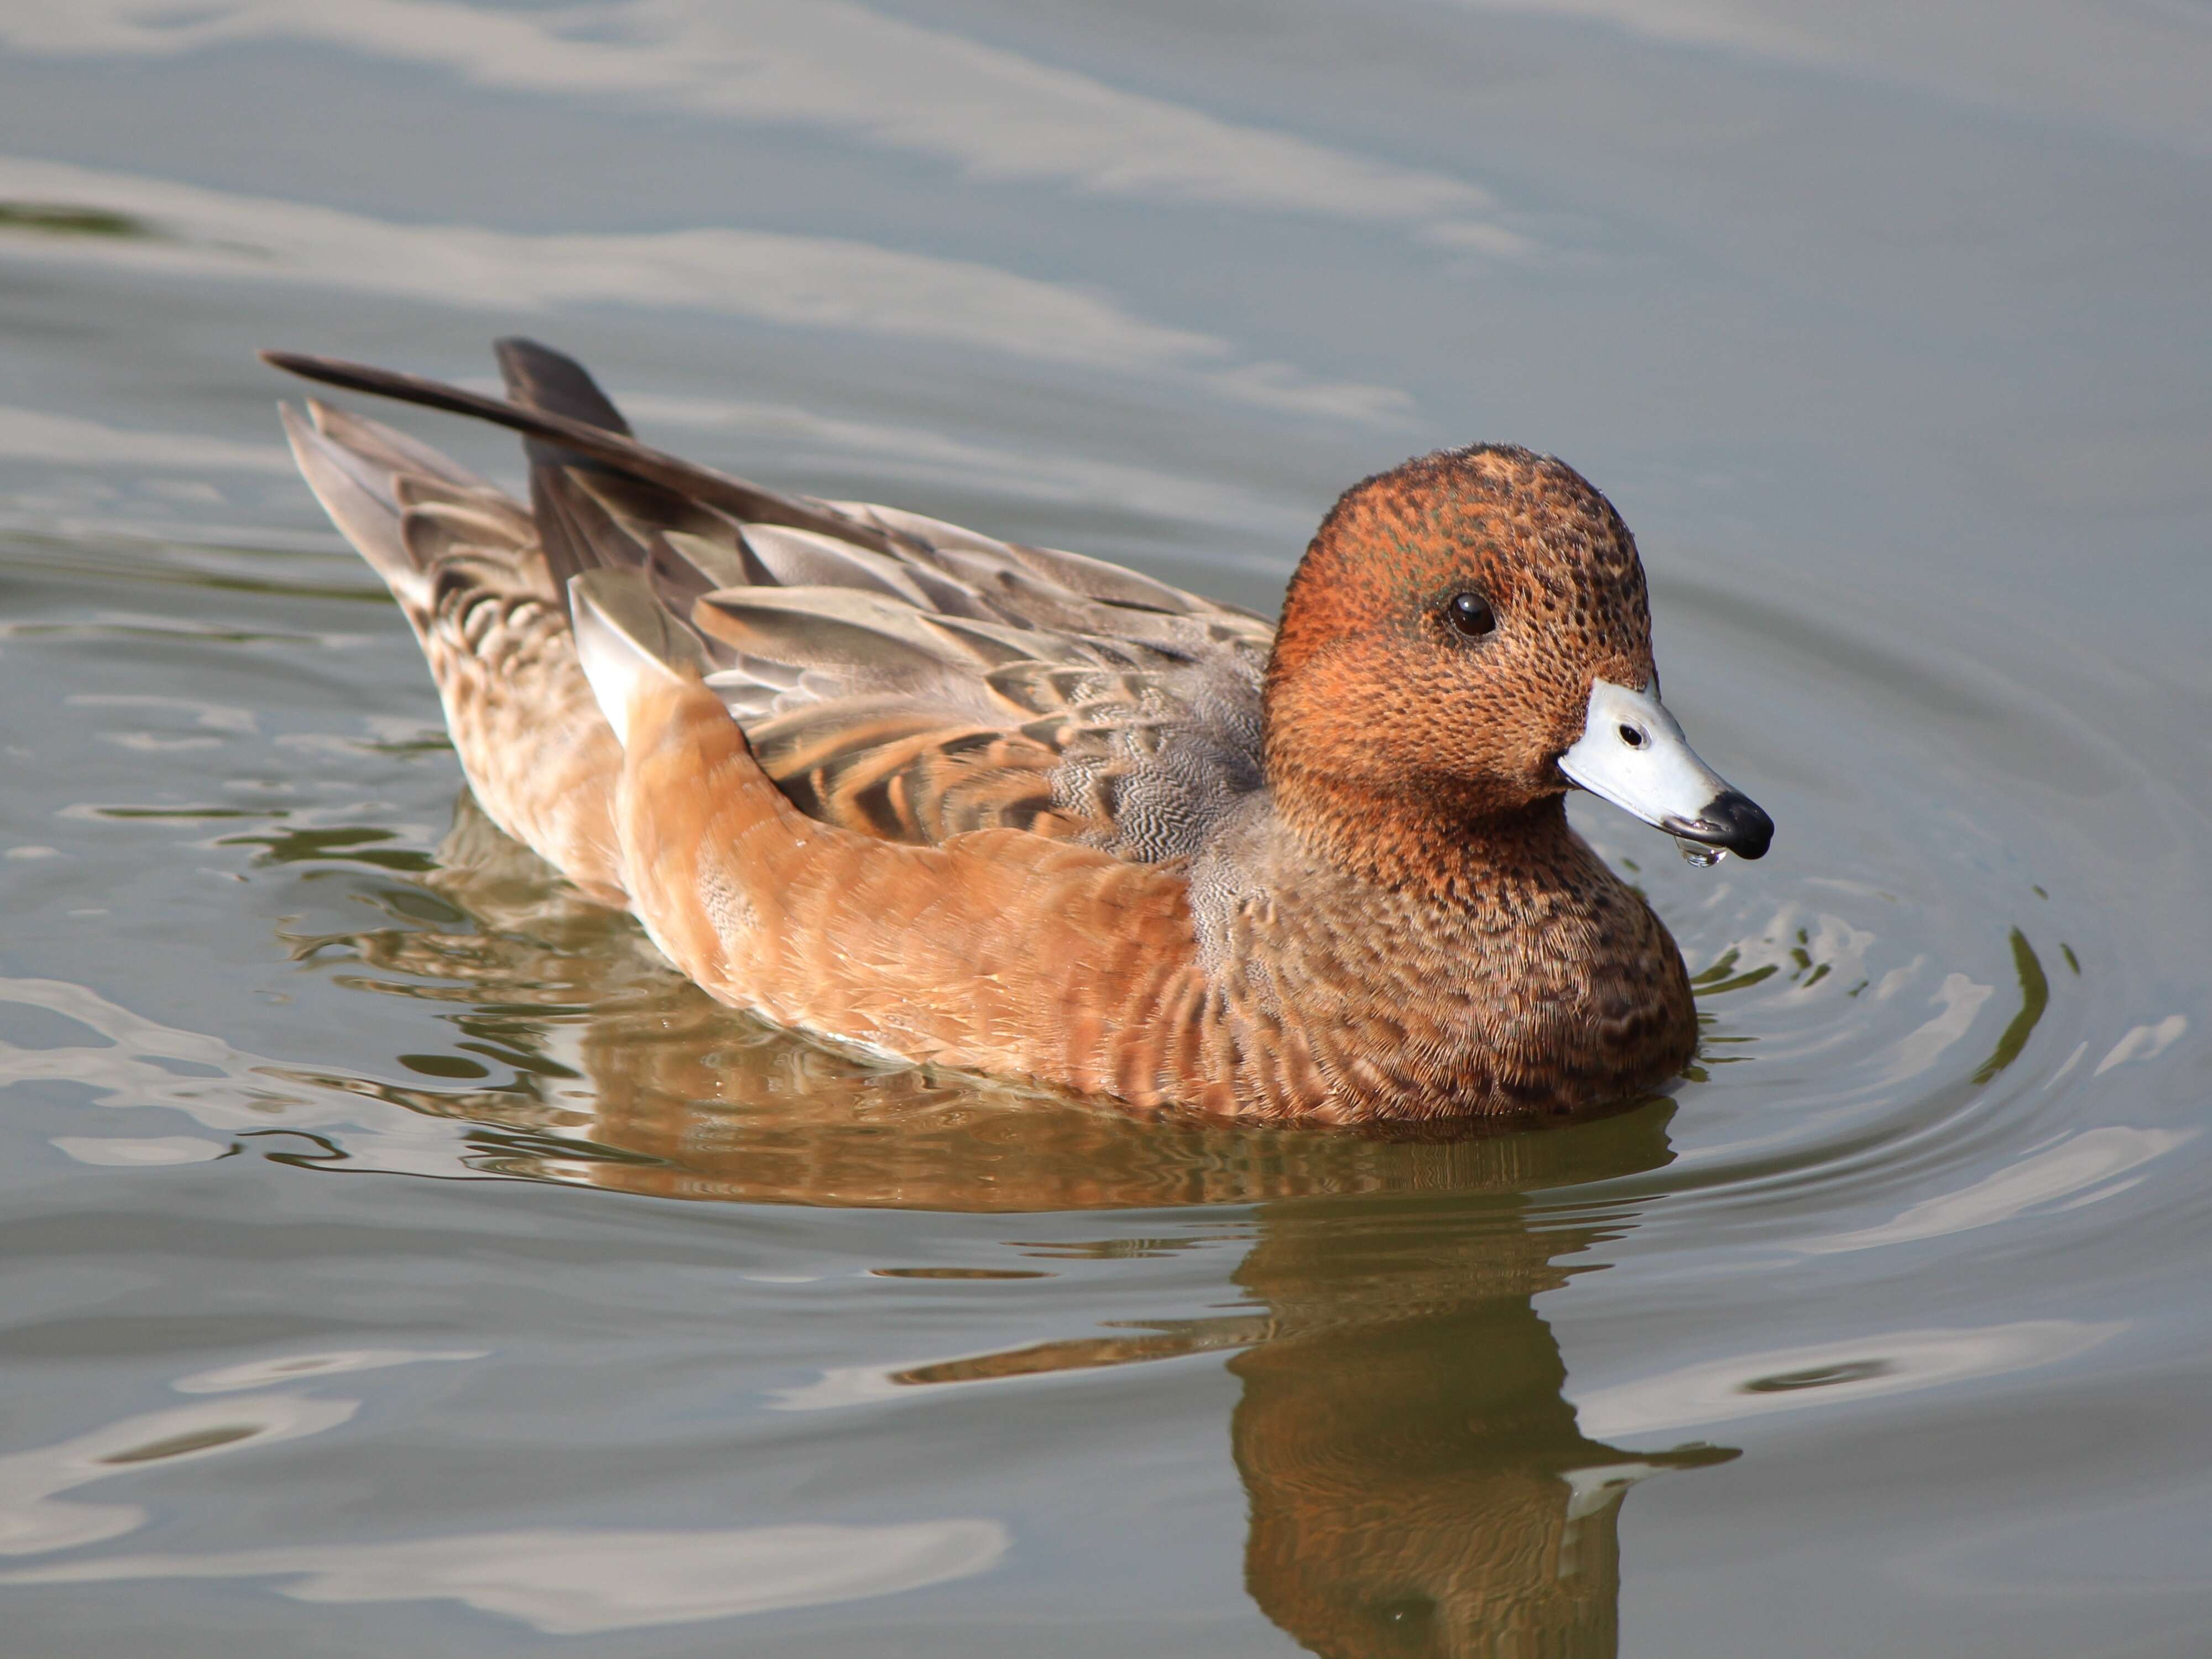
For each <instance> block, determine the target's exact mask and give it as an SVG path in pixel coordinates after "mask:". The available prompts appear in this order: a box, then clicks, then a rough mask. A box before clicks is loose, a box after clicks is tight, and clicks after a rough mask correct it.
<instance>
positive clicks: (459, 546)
mask: <svg viewBox="0 0 2212 1659" xmlns="http://www.w3.org/2000/svg"><path fill="white" fill-rule="evenodd" d="M500 359H501V367H502V368H503V369H504V370H505V371H506V375H507V386H508V391H509V393H510V396H511V397H512V398H513V400H514V402H515V403H516V404H522V405H524V406H525V407H526V408H527V409H535V410H544V411H545V412H547V413H550V414H551V415H553V416H566V417H568V420H570V421H572V422H574V421H580V422H584V423H586V424H587V425H589V426H591V427H593V428H599V429H602V430H604V431H605V432H608V433H611V434H615V435H620V436H622V437H623V438H627V436H628V433H629V428H628V426H627V424H626V423H625V422H623V418H622V416H620V414H619V413H618V412H617V410H615V408H614V406H613V405H612V404H611V403H610V402H609V401H608V400H607V399H606V398H605V395H604V394H603V393H601V392H600V391H599V388H598V387H597V386H594V385H593V384H592V381H591V380H590V379H589V377H588V376H587V375H586V374H585V373H584V371H583V370H582V368H580V367H579V366H577V365H576V364H575V363H574V362H571V361H570V360H569V359H568V358H566V357H563V356H560V355H559V354H558V353H556V352H552V351H550V350H547V349H545V348H544V347H541V346H538V345H535V344H532V343H529V342H526V341H505V342H502V343H501V346H500ZM453 399H454V400H459V401H462V402H465V401H467V399H468V394H465V393H454V394H453ZM449 401H450V400H449ZM317 416H318V418H317V423H316V424H317V428H318V429H317V430H316V431H314V432H313V433H312V434H310V433H306V432H304V431H303V432H301V434H300V435H299V436H300V438H301V441H307V442H310V443H312V444H313V445H315V446H317V447H319V448H320V449H321V450H322V451H323V452H324V453H323V459H325V460H327V461H328V462H330V463H331V464H332V465H335V466H337V467H338V468H339V469H341V470H342V471H343V472H344V473H345V474H346V475H347V477H349V480H350V481H351V482H352V483H356V484H359V485H365V486H367V487H368V489H370V490H371V492H372V493H374V494H380V495H381V496H382V497H383V500H384V502H385V504H386V506H387V507H388V508H389V513H390V515H391V522H390V525H389V526H388V530H387V531H386V534H385V536H384V540H385V543H386V545H385V547H384V548H382V549H381V550H376V549H372V547H371V546H369V545H368V544H366V543H365V542H364V540H363V538H362V535H361V534H359V533H356V526H354V525H352V524H349V523H347V521H346V520H345V518H344V517H343V516H342V515H339V514H337V509H336V507H333V513H334V516H339V521H340V523H341V526H342V527H344V528H346V529H347V532H348V533H349V536H351V537H352V538H353V539H354V540H355V541H356V544H357V545H361V546H362V551H363V552H364V553H365V554H368V556H369V557H370V561H371V562H372V563H374V564H376V565H377V566H378V568H380V569H382V570H386V574H387V577H389V576H390V575H391V574H392V571H391V570H390V569H388V568H387V566H388V565H389V564H391V562H392V560H393V558H394V557H395V556H397V557H399V558H404V560H406V561H407V562H409V564H410V566H411V568H412V569H413V570H414V571H415V572H418V573H420V575H421V576H422V577H427V578H428V584H427V586H428V588H429V589H431V590H433V591H436V592H440V593H441V595H442V596H443V599H444V601H445V607H446V608H449V609H450V608H453V605H454V601H455V599H456V598H457V597H458V598H459V599H463V600H465V599H466V598H467V595H466V594H465V593H462V594H459V595H458V596H457V595H456V594H455V593H454V592H453V589H454V588H455V587H456V586H463V587H465V586H468V585H470V584H472V583H473V584H477V585H479V586H482V585H485V584H487V583H490V584H494V585H495V582H496V576H497V572H498V570H499V568H500V567H501V565H503V564H505V565H513V566H515V567H517V568H520V570H521V572H522V574H524V575H525V576H526V577H527V578H530V579H531V580H530V586H532V588H533V589H535V590H536V591H538V592H546V591H547V590H548V589H550V592H554V593H560V594H562V595H563V596H565V593H566V591H567V583H568V578H569V577H571V576H573V575H574V574H578V573H580V572H581V571H585V570H590V569H595V568H617V569H623V568H627V569H638V570H642V571H644V572H646V573H647V574H648V576H649V577H650V578H651V581H652V586H653V592H654V593H655V595H656V597H657V598H658V599H659V601H660V603H661V605H662V606H663V607H664V608H665V611H667V613H668V615H669V617H670V618H671V621H672V622H674V623H677V624H678V625H679V626H681V627H683V628H684V629H686V630H687V631H688V632H690V633H691V634H692V635H696V638H697V640H698V641H699V644H700V647H701V649H702V653H703V655H704V658H705V660H706V662H707V664H708V668H709V673H708V684H709V685H710V686H711V687H713V688H714V690H715V692H716V694H717V695H718V696H720V698H721V700H722V702H723V703H724V704H725V706H726V707H727V708H728V709H729V710H730V712H731V714H732V715H733V716H735V718H736V719H737V720H738V724H739V725H740V726H742V727H743V728H744V732H745V735H746V738H747V739H748V740H749V742H750V744H751V746H752V749H753V752H754V753H755V755H756V756H757V758H758V760H759V762H760V764H761V765H762V767H763V769H764V770H765V771H766V772H767V773H768V775H769V776H770V777H771V778H772V779H774V780H775V783H776V784H777V786H778V787H779V788H781V790H782V792H783V793H784V794H785V795H786V796H787V797H788V798H789V799H790V800H791V801H792V802H793V804H794V805H797V806H798V807H799V809H800V810H801V811H805V812H806V813H807V814H809V815H810V816H811V817H817V818H819V819H821V820H823V821H824V822H827V823H835V824H837V825H839V826H841V827H843V828H846V829H854V830H858V831H860V832H862V833H864V834H866V835H870V836H877V837H879V838H881V839H884V840H888V841H896V842H909V843H916V844H924V845H931V844H937V843H940V842H944V841H945V840H946V839H948V838H949V837H951V836H956V835H959V834H962V833H963V832H965V831H969V830H975V829H993V828H1013V829H1024V830H1029V831H1031V832H1033V833H1036V834H1038V835H1042V836H1049V837H1052V838H1054V839H1067V840H1076V841H1079V842H1084V843H1085V844H1087V845H1091V846H1094V847H1097V848H1101V849H1103V850H1105V851H1108V852H1110V853H1113V854H1115V855H1116V856H1117V857H1121V858H1124V859H1128V860H1139V861H1144V862H1164V861H1171V860H1182V859H1186V858H1188V857H1190V856H1191V855H1193V854H1195V853H1196V852H1197V851H1198V850H1199V849H1200V848H1201V847H1202V846H1203V845H1204V844H1205V842H1206V839H1207V836H1208V835H1209V833H1210V831H1211V830H1212V828H1213V826H1214V824H1215V823H1217V822H1218V819H1219V817H1220V816H1221V815H1222V813H1224V812H1225V811H1228V810H1230V809H1231V808H1232V807H1234V806H1235V805H1237V802H1238V801H1240V800H1241V799H1243V798H1244V797H1245V796H1247V795H1248V794H1249V793H1250V792H1251V791H1253V790H1254V789H1255V788H1257V787H1259V783H1260V776H1261V774H1260V688H1261V672H1262V670H1263V667H1264V665H1265V662H1266V659H1267V650H1268V647H1269V646H1270V644H1271V642H1272V641H1273V632H1274V630H1273V626H1272V625H1271V624H1269V623H1267V622H1265V621H1263V620H1262V619H1261V618H1259V617H1255V616H1252V615H1251V614H1249V613H1248V612H1245V611H1238V610H1236V609H1233V608H1231V607H1229V606H1226V605H1219V604H1218V603H1216V602H1214V601H1212V600H1209V599H1202V598H1200V597H1198V596H1197V595H1194V594H1191V593H1188V592H1184V591H1182V590H1181V589H1179V588H1175V587H1170V586H1167V585H1166V584H1164V583H1162V582H1158V581H1155V580H1152V578H1150V577H1146V576H1143V575H1139V574H1137V573H1136V572H1134V571H1131V570H1127V569H1124V568H1121V567H1119V566H1116V565H1112V564H1108V563H1105V562H1101V561H1098V560H1095V559H1089V558H1085V557H1083V556H1079V555H1077V554H1072V553H1063V552H1056V551H1053V550H1046V549H1042V548H1034V547H1026V546H1022V545H1019V544H1012V543H1007V542H1002V541H998V540H995V539H994V538H989V537H987V536H981V535H978V534H976V533H975V532H970V531H967V530H963V529H962V528H960V527H959V526H956V525H951V524H946V523H945V522H943V521H941V520H935V519H930V518H925V517H922V516H921V515H919V514H915V513H905V512H902V511H899V510H897V509H896V508H891V507H877V506H872V505H869V504H866V503H861V502H849V501H815V500H811V499H806V498H801V497H789V496H784V495H777V494H775V493H774V492H771V491H768V490H765V489H758V488H757V487H756V486H750V485H744V484H740V483H738V482H737V481H735V480H732V479H727V478H724V477H720V475H706V474H703V473H700V476H701V477H702V478H707V477H711V478H712V479H713V480H714V488H713V489H687V488H686V487H684V474H685V473H687V472H694V473H698V472H700V470H699V469H694V468H690V467H688V465H686V464H684V463H676V462H671V461H669V460H668V458H665V457H653V459H654V460H656V461H660V462H665V463H666V465H661V466H659V467H657V468H655V469H654V471H658V472H659V477H658V478H656V477H650V476H647V475H645V474H644V473H643V472H641V471H638V470H634V469H633V468H630V467H625V466H623V465H620V463H619V461H614V462H611V461H609V460H608V459H595V458H593V457H591V456H588V455H586V454H583V453H578V451H577V450H576V449H574V448H572V447H567V446H565V445H563V444H561V443H559V442H557V441H553V440H552V439H550V438H548V437H545V436H533V437H531V438H530V439H529V441H528V442H527V445H526V447H527V450H528V453H529V456H530V461H531V478H530V483H531V501H530V510H529V513H527V515H525V514H522V513H519V512H513V511H508V512H487V511H484V510H483V509H482V507H481V506H479V507H477V510H474V511H471V512H469V513H457V512H456V511H455V509H454V507H453V501H454V497H455V495H456V492H457V491H465V492H467V493H468V494H469V495H471V497H472V498H473V499H474V500H475V501H477V502H478V503H481V502H482V501H483V500H484V498H485V496H486V495H494V496H495V492H491V491H490V487H489V486H488V485H484V484H483V483H482V482H481V481H480V480H475V479H471V478H468V477H466V475H465V474H461V473H459V471H458V470H457V469H455V468H453V465H451V463H449V462H446V461H444V460H443V459H441V458H436V457H434V456H430V455H429V454H428V452H425V451H423V450H422V448H421V447H420V446H419V445H416V444H414V443H412V442H411V441H409V440H406V439H404V438H403V437H401V436H400V435H398V434H394V433H392V432H391V431H390V430H389V429H388V428H382V427H380V426H378V425H377V424H376V423H374V422H367V421H362V420H360V419H359V418H358V417H353V416H331V415H330V414H329V413H328V412H326V411H323V410H317ZM510 423H511V424H513V423H514V422H510ZM641 453H643V454H648V455H649V454H650V453H651V452H643V451H641ZM302 459H303V462H305V461H306V460H307V459H308V458H307V457H306V456H304V455H303V457H302ZM309 476H310V481H311V482H313V481H314V480H315V471H314V469H313V468H311V469H310V471H309ZM318 488H319V489H321V485H318ZM327 499H328V498H327V496H326V501H327ZM495 499H498V500H499V501H501V502H504V498H503V497H495ZM380 527H381V526H380ZM380 551H381V552H382V553H383V556H381V557H380V556H379V553H380ZM541 572H542V574H541ZM547 578H550V581H549V580H545V579H547ZM394 586H395V588H398V587H400V586H402V584H401V583H398V582H395V583H394ZM405 597H406V595H405V593H404V592H403V593H402V598H403V600H404V599H405ZM461 608H462V609H464V610H465V608H466V607H465V605H463V606H462V607H461ZM417 625H418V627H420V626H421V625H422V622H421V619H419V618H418V621H417Z"/></svg>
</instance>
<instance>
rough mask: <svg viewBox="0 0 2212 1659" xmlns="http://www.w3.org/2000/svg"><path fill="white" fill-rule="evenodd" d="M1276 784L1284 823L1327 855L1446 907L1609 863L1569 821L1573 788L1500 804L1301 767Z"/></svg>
mask: <svg viewBox="0 0 2212 1659" xmlns="http://www.w3.org/2000/svg"><path fill="white" fill-rule="evenodd" d="M1270 787H1271V790H1272V793H1273V796H1274V801H1275V809H1276V811H1277V813H1278V814H1279V817H1280V818H1281V820H1282V822H1283V823H1284V825H1285V828H1287V829H1289V830H1290V831H1291V834H1292V835H1293V836H1296V837H1297V840H1298V841H1299V842H1301V843H1302V844H1303V845H1304V847H1306V848H1308V850H1309V851H1310V852H1311V853H1313V854H1315V855H1316V856H1317V857H1319V858H1320V859H1321V860H1323V861H1324V862H1326V863H1328V864H1329V865H1331V866H1334V867H1335V868H1336V869H1338V870H1340V871H1342V872H1344V873H1345V874H1346V875H1348V876H1351V877H1352V878H1355V879H1356V880H1358V881H1361V882H1364V883H1367V884H1370V885H1373V886H1376V887H1382V888H1386V889H1388V890H1390V891H1392V892H1394V893H1399V894H1402V895H1404V896H1406V897H1407V898H1411V899H1414V900H1417V901H1425V902H1428V903H1431V904H1435V905H1437V906H1439V907H1442V908H1473V907H1475V906H1478V905H1487V904H1494V903H1495V902H1497V901H1498V898H1499V897H1500V896H1502V895H1510V894H1511V893H1514V892H1516V891H1523V892H1525V891H1530V890H1536V891H1542V890H1557V889H1559V888H1560V887H1562V886H1567V887H1571V886H1574V885H1577V884H1580V883H1582V882H1585V881H1587V880H1588V879H1589V875H1590V872H1591V870H1592V867H1593V866H1595V868H1596V869H1597V870H1599V871H1603V870H1604V867H1605V866H1603V865H1602V864H1600V863H1599V862H1598V861H1597V860H1596V859H1595V857H1594V856H1593V855H1592V854H1591V853H1590V851H1589V848H1587V847H1585V846H1583V843H1582V842H1581V840H1580V839H1579V838H1578V837H1577V836H1576V835H1575V833H1574V831H1573V830H1572V829H1570V828H1569V827H1568V825H1567V811H1566V798H1565V795H1547V796H1545V797H1543V798H1542V799H1538V800H1535V801H1532V802H1527V803H1523V804H1521V805H1514V806H1510V807H1506V808H1503V809H1499V808H1496V807H1492V806H1491V805H1489V804H1488V803H1486V802H1485V801H1483V800H1482V799H1480V797H1479V796H1473V795H1470V794H1467V793H1460V792H1457V791H1454V790H1450V789H1437V790H1434V791H1428V792H1412V793H1407V792H1404V791H1399V790H1393V791H1392V792H1391V793H1389V794H1387V795H1386V794H1380V793H1375V792H1372V791H1370V790H1368V789H1365V788H1363V787H1359V786H1358V785H1354V784H1345V783H1340V782H1337V781H1333V780H1326V779H1319V778H1314V777H1310V776H1301V775H1297V774H1295V773H1293V774H1291V775H1288V776H1278V777H1275V778H1273V779H1271V780H1270ZM1608 873H1609V872H1608Z"/></svg>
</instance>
